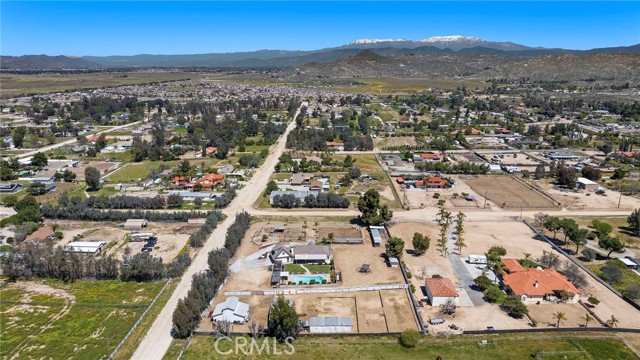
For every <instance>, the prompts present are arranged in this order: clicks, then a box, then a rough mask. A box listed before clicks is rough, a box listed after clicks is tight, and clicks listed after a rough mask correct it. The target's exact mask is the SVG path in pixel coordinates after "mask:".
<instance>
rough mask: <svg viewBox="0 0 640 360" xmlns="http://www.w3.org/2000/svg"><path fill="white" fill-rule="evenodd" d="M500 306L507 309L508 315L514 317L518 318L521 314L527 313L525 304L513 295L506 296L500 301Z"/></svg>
mask: <svg viewBox="0 0 640 360" xmlns="http://www.w3.org/2000/svg"><path fill="white" fill-rule="evenodd" d="M502 307H503V308H504V309H505V310H506V311H507V313H508V314H509V316H512V317H514V318H516V319H520V318H522V317H523V316H525V315H527V314H529V309H528V308H527V305H525V304H523V303H522V301H520V299H519V298H518V297H517V296H515V295H510V296H507V297H506V298H505V299H504V301H503V302H502Z"/></svg>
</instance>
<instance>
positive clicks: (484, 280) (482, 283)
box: [473, 271, 493, 291]
mask: <svg viewBox="0 0 640 360" xmlns="http://www.w3.org/2000/svg"><path fill="white" fill-rule="evenodd" d="M473 282H474V283H475V284H476V285H477V286H478V287H479V288H480V289H481V290H482V291H484V290H486V289H487V288H488V287H489V286H491V285H492V284H493V283H492V282H491V279H489V277H488V276H487V273H486V272H484V271H483V272H482V274H481V275H480V276H478V277H477V278H475V279H473Z"/></svg>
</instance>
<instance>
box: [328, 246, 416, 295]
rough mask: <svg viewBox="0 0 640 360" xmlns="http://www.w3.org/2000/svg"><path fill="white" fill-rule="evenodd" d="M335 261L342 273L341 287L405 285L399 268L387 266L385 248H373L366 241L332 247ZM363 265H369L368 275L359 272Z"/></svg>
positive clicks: (337, 268)
mask: <svg viewBox="0 0 640 360" xmlns="http://www.w3.org/2000/svg"><path fill="white" fill-rule="evenodd" d="M331 248H332V249H333V259H334V263H335V267H336V270H337V271H340V272H341V273H342V281H341V282H340V283H338V285H339V286H362V285H381V284H401V283H403V282H404V281H403V279H402V273H401V272H400V269H399V268H391V267H389V266H387V263H386V259H385V257H384V255H383V254H384V247H383V246H381V247H373V246H371V242H368V241H367V240H365V242H364V244H358V245H331ZM362 264H369V265H370V266H371V267H370V271H369V273H368V274H363V273H360V272H359V271H358V270H359V269H360V267H361V266H362Z"/></svg>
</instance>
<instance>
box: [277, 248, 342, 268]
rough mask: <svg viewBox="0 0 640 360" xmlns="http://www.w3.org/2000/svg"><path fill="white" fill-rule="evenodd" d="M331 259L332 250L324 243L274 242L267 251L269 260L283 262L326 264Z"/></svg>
mask: <svg viewBox="0 0 640 360" xmlns="http://www.w3.org/2000/svg"><path fill="white" fill-rule="evenodd" d="M332 259H333V250H331V248H330V247H328V246H324V245H313V244H309V245H294V246H290V247H289V246H285V245H282V244H281V243H278V244H276V245H275V246H274V247H273V249H272V250H271V251H270V252H269V260H271V262H272V263H275V262H277V261H280V262H282V263H283V264H290V263H295V264H328V263H330V262H331V260H332Z"/></svg>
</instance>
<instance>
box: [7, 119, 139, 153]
mask: <svg viewBox="0 0 640 360" xmlns="http://www.w3.org/2000/svg"><path fill="white" fill-rule="evenodd" d="M140 123H141V121H136V122H132V123H129V124H125V125H119V126H114V127H112V128H109V129H106V130H102V131H99V132H97V133H95V134H94V135H97V136H100V134H106V133H110V132H112V131H117V130H120V129H123V128H126V127H129V126H133V125H137V124H140ZM77 141H78V140H76V139H69V140H66V141H63V142H60V143H57V144H53V145H49V146H45V147H41V148H39V149H36V150H31V151H28V152H26V153H23V154H20V155H18V156H17V157H18V159H22V158H26V157H29V156H33V155H35V154H37V153H39V152H42V153H43V152H47V151H49V150H53V149H57V148H59V147H63V146H68V145H73V144H75V143H76V142H77Z"/></svg>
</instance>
